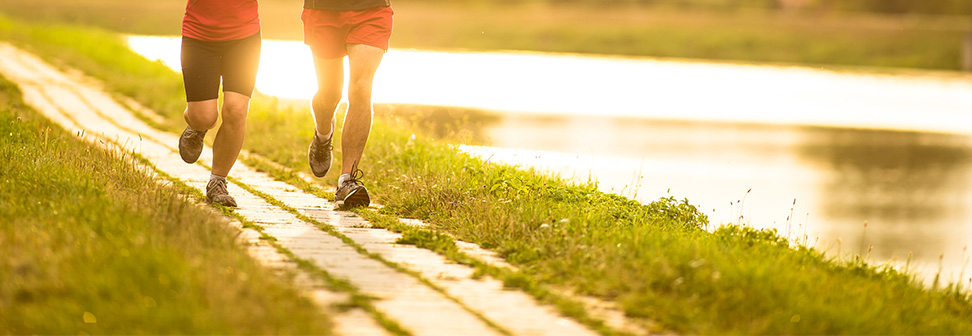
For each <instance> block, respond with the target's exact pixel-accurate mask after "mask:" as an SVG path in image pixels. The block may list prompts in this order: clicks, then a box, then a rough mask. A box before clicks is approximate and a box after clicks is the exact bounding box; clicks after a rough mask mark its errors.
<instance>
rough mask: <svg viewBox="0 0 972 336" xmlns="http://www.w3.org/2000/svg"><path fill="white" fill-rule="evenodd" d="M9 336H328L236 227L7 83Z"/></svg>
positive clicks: (0, 104) (1, 326)
mask: <svg viewBox="0 0 972 336" xmlns="http://www.w3.org/2000/svg"><path fill="white" fill-rule="evenodd" d="M0 160H2V162H3V165H2V166H3V168H2V169H0V218H3V220H2V221H0V256H2V257H0V279H3V280H2V281H0V333H4V334H271V333H272V334H309V333H312V334H328V333H329V329H330V322H329V318H328V316H326V315H324V314H323V313H322V312H321V311H320V310H319V309H318V308H317V307H315V306H314V305H313V304H311V302H310V301H309V300H308V299H307V298H304V297H302V296H301V295H300V294H299V293H298V292H297V291H296V290H295V289H293V288H292V287H291V285H290V284H289V282H288V281H286V280H287V279H282V278H280V277H278V276H276V275H274V274H272V273H271V272H269V271H268V270H266V269H264V268H262V267H261V266H259V265H257V264H256V263H255V262H254V261H253V260H251V259H250V258H249V256H248V255H247V253H246V251H245V250H244V248H243V247H242V246H240V245H239V244H238V243H237V242H236V241H235V237H236V233H235V231H234V230H233V229H231V228H230V227H229V225H228V223H227V221H226V220H225V219H222V217H221V216H214V213H213V212H212V211H209V210H207V209H205V208H202V207H199V206H196V205H195V204H194V203H195V201H196V200H194V199H187V198H186V197H185V196H181V195H180V193H179V192H178V191H177V190H176V189H174V188H172V187H164V186H160V185H158V184H157V181H156V180H155V178H154V177H153V176H152V174H151V172H148V171H145V170H144V169H143V168H140V165H139V163H140V162H139V159H138V158H136V157H132V156H131V155H127V154H123V153H118V152H115V151H111V150H105V149H100V148H98V147H95V146H94V145H91V144H89V143H87V142H84V141H82V140H81V139H79V137H77V136H75V135H72V134H68V132H66V131H64V130H63V129H61V128H59V127H58V126H55V125H53V124H52V123H51V122H49V121H47V120H46V119H45V118H44V117H42V116H40V115H39V114H38V113H37V112H35V111H33V110H31V109H30V108H29V107H27V106H26V105H24V103H23V101H22V100H21V97H20V92H19V91H18V89H17V88H16V86H14V85H13V84H12V83H10V82H8V81H7V80H6V79H5V78H0Z"/></svg>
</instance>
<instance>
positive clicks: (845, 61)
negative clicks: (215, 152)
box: [0, 0, 972, 71]
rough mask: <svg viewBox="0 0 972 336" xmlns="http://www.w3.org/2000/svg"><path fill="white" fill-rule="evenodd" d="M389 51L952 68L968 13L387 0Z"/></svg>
mask: <svg viewBox="0 0 972 336" xmlns="http://www.w3.org/2000/svg"><path fill="white" fill-rule="evenodd" d="M260 7H261V16H262V21H263V29H264V35H263V36H264V37H265V38H269V39H288V40H300V39H301V38H302V28H301V23H300V6H299V4H296V3H293V2H292V1H285V0H265V1H261V2H260ZM394 7H395V10H396V14H395V32H394V34H393V36H392V47H395V48H421V49H449V50H455V49H467V50H532V51H550V52H568V53H588V54H604V55H630V56H647V57H659V58H686V59H702V60H719V61H735V62H761V63H782V64H802V65H811V66H821V67H830V66H852V67H853V66H868V67H886V68H915V69H934V70H947V71H956V70H960V69H961V68H962V59H961V55H962V51H961V48H962V46H963V41H964V39H965V38H966V36H967V35H968V34H969V33H970V32H972V17H968V16H966V17H961V16H927V15H926V16H922V15H886V14H885V15H881V14H866V13H829V14H828V13H817V12H783V11H766V10H745V9H737V10H732V11H716V10H686V9H678V8H672V7H651V6H629V7H624V6H622V7H594V6H583V5H576V4H575V5H568V4H561V5H510V4H506V5H487V4H485V3H480V4H475V5H469V4H466V5H462V4H453V3H449V2H435V3H425V2H421V1H418V2H411V1H407V2H406V1H401V2H396V3H395V4H394ZM183 10H184V5H183V4H181V3H179V2H177V1H176V2H164V3H158V2H118V1H111V0H94V1H85V2H83V3H80V2H73V1H65V0H37V1H31V2H23V1H18V0H0V12H5V13H7V14H8V15H11V16H14V17H18V18H21V19H24V20H30V21H39V22H48V23H52V22H69V23H79V24H84V25H94V26H99V27H104V28H108V29H111V30H115V31H121V32H126V33H134V34H151V35H178V34H179V33H180V30H179V29H180V26H179V23H180V22H181V19H182V13H183Z"/></svg>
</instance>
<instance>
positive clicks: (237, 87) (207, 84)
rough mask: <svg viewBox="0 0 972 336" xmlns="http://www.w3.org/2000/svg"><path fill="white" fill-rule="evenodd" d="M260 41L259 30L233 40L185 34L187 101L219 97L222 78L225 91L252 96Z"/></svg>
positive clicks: (184, 73) (183, 59)
mask: <svg viewBox="0 0 972 336" xmlns="http://www.w3.org/2000/svg"><path fill="white" fill-rule="evenodd" d="M261 43H262V41H261V35H260V33H259V32H257V33H256V34H254V35H252V36H250V37H247V38H243V39H239V40H231V41H203V40H197V39H194V38H189V37H185V36H183V37H182V79H183V81H185V84H186V101H189V102H196V101H203V100H210V99H216V98H218V97H219V84H220V79H222V83H223V91H224V92H226V91H229V92H236V93H239V94H242V95H246V96H247V97H249V96H251V95H252V94H253V85H254V83H255V82H256V74H257V68H258V67H259V65H260V45H261Z"/></svg>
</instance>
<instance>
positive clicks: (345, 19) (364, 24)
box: [300, 7, 394, 58]
mask: <svg viewBox="0 0 972 336" xmlns="http://www.w3.org/2000/svg"><path fill="white" fill-rule="evenodd" d="M392 14H394V11H392V8H391V7H375V8H369V9H364V10H356V11H336V10H320V9H307V8H305V9H304V12H303V13H301V14H300V19H301V20H302V21H304V44H307V45H309V46H310V47H311V50H312V51H313V52H314V56H315V57H323V58H339V57H344V55H347V54H348V47H347V45H348V44H365V45H370V46H373V47H378V48H381V49H382V50H385V51H387V50H388V40H389V39H390V38H391V30H392Z"/></svg>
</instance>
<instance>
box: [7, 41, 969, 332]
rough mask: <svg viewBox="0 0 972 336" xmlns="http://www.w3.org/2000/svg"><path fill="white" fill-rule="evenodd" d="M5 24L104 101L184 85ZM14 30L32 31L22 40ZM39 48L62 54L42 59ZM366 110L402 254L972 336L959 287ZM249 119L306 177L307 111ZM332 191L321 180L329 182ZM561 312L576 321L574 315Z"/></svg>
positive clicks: (678, 307) (632, 308)
mask: <svg viewBox="0 0 972 336" xmlns="http://www.w3.org/2000/svg"><path fill="white" fill-rule="evenodd" d="M11 25H14V24H13V23H8V24H6V25H5V27H7V28H6V29H3V30H2V31H4V34H5V35H4V36H6V37H8V38H10V39H12V40H15V41H19V43H22V44H30V45H34V46H35V47H34V50H36V51H38V52H39V53H41V54H42V55H44V56H45V57H47V58H54V59H57V58H66V59H70V58H72V57H77V58H80V59H84V58H87V59H90V60H91V61H90V62H89V63H87V64H86V65H85V63H84V62H81V64H82V65H84V66H85V67H90V68H85V69H83V70H84V71H86V72H89V73H92V74H94V75H95V76H97V77H99V78H101V79H103V80H105V81H106V82H108V83H109V88H110V89H113V90H122V88H119V87H118V85H117V83H119V82H123V81H124V80H125V78H128V77H131V76H134V77H137V78H141V80H140V81H135V82H132V83H129V84H127V85H129V86H131V87H128V88H124V89H127V90H131V91H132V92H143V91H145V92H153V90H158V88H172V87H178V85H179V84H178V83H179V82H180V80H181V79H180V78H179V77H178V76H173V75H172V74H171V73H168V74H166V73H159V72H157V71H156V70H155V69H156V68H157V67H160V66H161V65H159V64H156V63H151V62H147V61H144V60H142V61H138V60H137V58H133V61H132V62H133V65H134V66H133V67H131V68H125V69H122V68H119V67H118V66H116V65H115V64H116V63H117V62H118V60H121V59H128V58H129V57H131V54H130V53H127V52H122V51H119V52H118V53H114V52H113V53H110V54H109V55H108V56H107V57H103V58H102V57H100V56H98V55H100V54H101V53H100V52H98V51H96V50H95V49H98V48H102V47H103V46H104V47H105V48H114V47H113V46H114V45H116V44H120V41H119V40H118V39H117V38H115V37H112V36H111V35H110V34H104V33H100V32H97V31H95V32H91V31H89V30H82V29H68V30H71V31H72V33H73V34H78V35H77V36H76V37H75V38H73V39H72V40H75V39H79V38H81V36H89V37H90V38H93V39H97V43H87V44H84V45H76V46H71V45H67V43H66V42H65V41H62V40H58V39H54V38H53V37H55V36H57V35H58V34H62V33H64V32H63V31H61V30H56V29H55V30H47V29H39V28H31V29H26V28H22V29H14V30H13V31H11V28H10V27H12V26H11ZM21 30H23V31H33V32H34V33H33V34H32V35H30V36H27V37H25V36H22V35H21V34H20V33H19V32H20V31H21ZM46 34H50V35H51V36H50V37H44V36H46ZM99 36H100V37H99ZM102 38H104V40H102ZM45 44H52V45H61V47H57V48H55V47H41V45H45ZM90 46H95V47H93V48H92V47H90ZM115 58H117V59H115ZM72 62H73V61H72ZM167 90H168V89H167ZM174 91H175V90H174V89H173V90H170V91H163V92H159V91H154V92H158V93H157V94H156V95H155V96H154V97H153V99H147V98H144V97H142V98H139V97H136V98H138V99H139V100H141V101H142V102H143V103H145V104H147V105H148V106H149V107H151V108H153V109H156V110H158V111H160V112H162V113H163V114H164V115H165V116H166V117H168V118H169V119H170V123H171V124H170V125H167V126H164V127H166V128H168V129H169V130H170V131H172V130H178V129H180V128H179V127H177V125H179V124H180V123H181V122H182V121H181V114H180V113H179V111H181V109H178V110H174V111H173V110H171V109H172V106H174V105H176V104H179V103H180V102H181V100H182V96H181V92H174ZM166 92H169V93H166ZM376 108H377V109H378V110H379V113H378V114H380V115H385V117H383V118H380V119H379V120H378V121H377V122H376V124H375V126H374V131H373V133H372V139H371V141H370V143H369V149H368V152H367V153H366V158H365V160H366V170H367V174H368V175H367V176H366V177H365V178H366V181H367V183H368V185H369V187H370V188H372V190H373V193H374V195H376V197H377V200H376V201H378V202H379V203H381V204H383V205H384V207H383V208H382V209H381V210H380V212H381V213H382V214H383V215H390V216H395V217H412V218H420V219H423V220H426V221H428V222H430V223H432V224H433V225H434V227H435V229H436V231H434V232H431V233H430V232H426V231H419V232H412V233H409V234H407V235H406V237H405V239H404V240H403V242H411V243H415V244H418V245H421V246H426V247H429V248H434V249H437V250H448V249H450V247H449V246H450V244H451V242H450V241H448V240H447V239H445V238H443V237H444V236H442V235H440V234H438V233H447V234H449V235H453V236H456V237H458V238H461V239H463V240H466V241H470V242H475V243H478V244H480V245H481V246H483V247H486V248H490V249H494V250H496V251H499V252H500V253H501V254H502V255H503V256H504V257H505V258H506V259H507V260H508V261H510V262H511V263H513V264H514V265H516V266H518V267H519V268H520V270H521V271H520V272H519V273H517V274H507V275H501V276H500V277H501V278H502V279H504V280H505V282H506V284H507V285H509V286H513V287H521V288H525V289H527V290H528V291H529V292H531V293H533V294H535V295H537V296H539V297H541V298H542V299H545V300H549V301H557V297H556V296H555V295H546V296H545V295H544V294H543V290H542V287H543V286H555V287H561V288H568V289H570V290H572V291H574V292H577V293H580V294H587V295H593V296H597V297H600V298H602V299H605V300H612V301H615V302H617V303H619V304H620V306H621V307H623V309H624V310H625V312H626V313H627V314H628V315H629V316H631V317H632V318H635V319H643V320H644V321H648V320H652V321H656V322H658V323H659V324H660V326H661V327H662V328H665V329H669V330H674V331H676V332H681V333H687V334H709V333H718V334H728V333H754V334H756V333H758V334H783V333H800V334H967V333H972V298H970V294H969V291H968V290H967V289H966V288H963V287H961V286H959V285H950V286H945V287H944V288H943V287H936V288H933V289H924V288H922V286H921V285H920V284H918V283H917V282H916V281H915V280H914V279H912V278H911V277H910V276H908V275H906V274H901V273H898V272H896V271H894V270H891V269H886V268H881V267H874V266H870V265H867V264H866V263H865V262H864V261H863V260H861V259H859V258H858V259H854V260H848V261H840V260H830V259H828V258H826V257H824V256H823V255H821V254H820V253H819V252H818V251H815V250H812V249H807V248H795V249H794V248H790V247H789V246H788V244H787V242H785V241H783V240H781V239H780V238H779V237H778V236H777V235H775V234H774V233H772V232H766V231H756V230H753V229H750V228H745V227H743V228H739V227H725V228H721V229H719V230H716V231H715V232H714V233H709V232H706V231H705V230H702V229H701V227H702V226H704V225H706V223H707V221H706V219H705V217H704V216H703V215H702V214H700V213H699V211H697V210H696V209H695V208H694V207H693V206H691V205H690V204H688V203H687V202H684V201H678V200H674V199H660V200H658V201H655V202H652V203H650V204H639V203H637V202H634V201H631V200H628V199H625V198H622V197H619V196H614V195H609V194H604V193H601V192H598V191H596V188H595V187H594V186H593V185H590V184H585V185H569V184H566V183H564V182H562V181H559V180H556V179H552V178H548V177H544V176H541V175H539V174H537V173H536V172H531V171H521V170H517V169H514V168H512V167H509V166H503V165H496V164H490V163H487V162H484V161H482V160H479V159H475V158H471V157H469V156H467V155H464V154H461V153H456V151H455V149H454V147H452V145H450V144H449V143H448V142H443V141H441V140H439V141H436V140H432V139H431V138H432V137H431V136H429V135H428V134H426V133H422V132H420V131H416V133H417V136H416V137H415V138H412V131H405V130H413V129H418V128H416V127H415V125H416V122H415V121H416V120H420V121H425V120H427V118H425V117H423V116H424V115H426V114H424V112H423V111H421V110H420V109H421V107H408V106H404V107H402V106H397V107H396V106H379V107H376ZM416 116H418V117H416ZM249 119H250V121H249V122H248V132H250V133H251V134H262V135H263V136H262V137H261V140H262V141H248V142H247V143H246V146H247V149H248V150H250V151H252V152H255V153H257V154H260V155H262V156H264V157H267V158H269V159H271V160H273V161H275V162H277V163H280V164H282V165H283V166H286V167H288V168H290V169H294V170H306V167H305V165H306V162H305V161H304V158H303V157H304V155H305V154H304V153H305V148H306V145H307V142H308V141H309V140H310V132H311V129H312V127H311V125H312V122H311V117H310V113H309V111H308V109H307V108H306V107H303V106H294V105H288V104H281V103H280V102H278V101H276V100H274V99H270V98H267V97H261V96H256V97H255V99H254V102H253V105H252V111H251V113H250V117H249ZM338 129H340V127H339V128H338ZM460 133H461V132H460ZM439 136H441V135H439ZM338 138H339V137H335V139H338ZM335 149H336V150H338V151H339V149H340V144H336V146H335ZM335 154H336V155H335V157H336V158H337V159H339V158H340V155H339V153H335ZM334 179H335V177H334V176H333V174H332V176H328V178H327V179H325V180H326V182H324V183H326V184H333V183H334ZM305 188H306V186H305ZM452 257H453V258H461V256H457V255H453V256H452ZM460 261H461V260H460ZM483 272H487V273H490V274H493V273H494V272H496V271H495V270H483ZM559 306H560V307H561V308H562V309H565V310H567V313H568V314H571V315H573V316H579V315H580V316H582V315H583V312H576V310H577V308H576V307H574V308H571V306H570V304H569V302H568V303H564V304H559ZM571 310H574V311H571ZM646 324H647V322H646Z"/></svg>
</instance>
